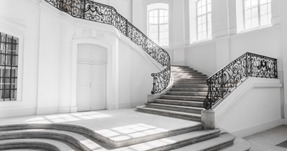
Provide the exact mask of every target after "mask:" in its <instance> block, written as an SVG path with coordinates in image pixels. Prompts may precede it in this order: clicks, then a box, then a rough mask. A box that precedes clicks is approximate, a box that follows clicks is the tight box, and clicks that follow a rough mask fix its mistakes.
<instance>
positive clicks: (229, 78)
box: [203, 52, 278, 110]
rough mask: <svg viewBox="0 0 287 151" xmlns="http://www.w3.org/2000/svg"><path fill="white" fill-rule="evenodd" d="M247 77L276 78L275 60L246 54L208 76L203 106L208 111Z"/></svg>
mask: <svg viewBox="0 0 287 151" xmlns="http://www.w3.org/2000/svg"><path fill="white" fill-rule="evenodd" d="M248 77H260V78H278V73H277V59H274V58H270V57H266V56H262V55H258V54H254V53H250V52H247V53H245V54H244V55H242V56H240V57H238V58H237V59H235V60H234V61H232V62H231V63H230V64H228V65H227V66H225V67H224V68H222V69H221V70H219V71H218V72H216V73H215V74H213V75H212V76H210V77H209V78H208V79H207V80H206V82H207V85H208V93H207V96H206V99H205V100H204V103H203V106H204V108H205V109H207V110H209V109H211V108H214V107H215V106H216V105H217V104H218V102H220V101H221V100H222V99H224V98H225V97H226V96H228V95H229V94H230V93H231V92H232V91H233V90H234V89H235V88H236V87H237V86H238V85H240V84H241V83H242V82H243V81H245V80H246V79H247V78H248Z"/></svg>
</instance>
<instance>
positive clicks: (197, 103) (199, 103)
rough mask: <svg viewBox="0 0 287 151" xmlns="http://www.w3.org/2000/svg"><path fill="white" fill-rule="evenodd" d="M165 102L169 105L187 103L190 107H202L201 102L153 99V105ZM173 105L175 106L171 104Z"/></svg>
mask: <svg viewBox="0 0 287 151" xmlns="http://www.w3.org/2000/svg"><path fill="white" fill-rule="evenodd" d="M165 102H169V103H170V102H176V103H177V104H180V103H189V104H190V105H192V104H193V105H203V101H196V100H195V101H190V100H172V99H155V103H161V104H165ZM173 105H175V104H173ZM182 106H183V105H182ZM194 107H195V106H194ZM196 107H197V106H196Z"/></svg>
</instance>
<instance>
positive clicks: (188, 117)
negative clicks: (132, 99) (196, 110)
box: [136, 107, 201, 122]
mask: <svg viewBox="0 0 287 151" xmlns="http://www.w3.org/2000/svg"><path fill="white" fill-rule="evenodd" d="M136 111H139V112H143V113H149V114H155V115H161V116H167V117H170V118H177V119H183V120H190V121H196V122H201V115H199V114H193V113H185V112H178V111H171V110H162V109H154V108H148V107H137V109H136Z"/></svg>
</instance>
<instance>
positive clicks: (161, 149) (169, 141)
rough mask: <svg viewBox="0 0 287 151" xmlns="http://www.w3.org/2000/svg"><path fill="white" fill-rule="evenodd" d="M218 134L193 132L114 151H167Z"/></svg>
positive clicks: (217, 133)
mask: <svg viewBox="0 0 287 151" xmlns="http://www.w3.org/2000/svg"><path fill="white" fill-rule="evenodd" d="M219 133H220V130H219V129H214V130H201V131H194V132H190V133H185V134H181V135H177V136H172V137H167V138H163V139H159V140H155V141H150V142H146V143H142V144H137V145H133V146H129V147H126V148H119V149H116V150H115V151H147V150H149V151H150V150H152V151H169V150H173V149H177V148H180V147H184V146H186V145H191V144H194V143H197V142H201V141H204V140H207V139H212V138H215V137H218V135H219Z"/></svg>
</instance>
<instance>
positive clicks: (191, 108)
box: [145, 103, 204, 111]
mask: <svg viewBox="0 0 287 151" xmlns="http://www.w3.org/2000/svg"><path fill="white" fill-rule="evenodd" d="M145 105H155V106H167V107H177V108H183V109H190V110H200V111H201V110H204V108H203V107H192V106H181V105H172V104H161V103H146V104H145Z"/></svg>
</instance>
